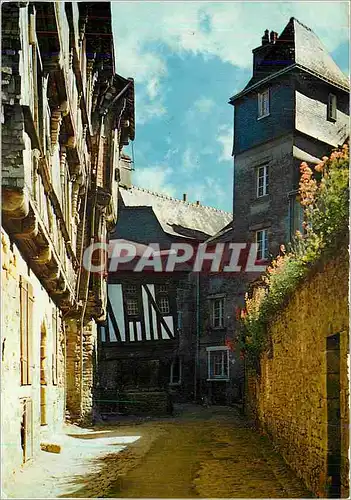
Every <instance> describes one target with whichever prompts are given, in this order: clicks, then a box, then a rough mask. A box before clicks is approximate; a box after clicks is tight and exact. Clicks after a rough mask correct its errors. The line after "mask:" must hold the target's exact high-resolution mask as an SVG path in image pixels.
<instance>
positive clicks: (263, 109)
mask: <svg viewBox="0 0 351 500" xmlns="http://www.w3.org/2000/svg"><path fill="white" fill-rule="evenodd" d="M268 115H269V90H268V89H267V90H265V91H264V92H259V93H258V119H260V118H264V117H265V116H268Z"/></svg>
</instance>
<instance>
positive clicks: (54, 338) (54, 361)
mask: <svg viewBox="0 0 351 500" xmlns="http://www.w3.org/2000/svg"><path fill="white" fill-rule="evenodd" d="M57 342H58V339H57V310H56V308H55V309H54V310H53V313H52V383H53V385H57Z"/></svg>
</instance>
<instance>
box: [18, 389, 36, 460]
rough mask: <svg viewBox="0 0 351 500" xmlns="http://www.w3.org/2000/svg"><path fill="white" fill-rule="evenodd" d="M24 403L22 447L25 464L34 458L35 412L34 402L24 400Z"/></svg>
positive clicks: (28, 399)
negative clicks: (33, 408)
mask: <svg viewBox="0 0 351 500" xmlns="http://www.w3.org/2000/svg"><path fill="white" fill-rule="evenodd" d="M21 403H22V420H21V447H22V453H23V463H25V462H27V461H28V460H29V459H31V458H32V456H33V410H32V400H31V399H30V398H24V399H22V401H21Z"/></svg>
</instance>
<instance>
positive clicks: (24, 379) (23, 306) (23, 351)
mask: <svg viewBox="0 0 351 500" xmlns="http://www.w3.org/2000/svg"><path fill="white" fill-rule="evenodd" d="M27 297H28V295H27V283H26V282H25V281H24V279H23V278H22V276H21V277H20V321H21V323H20V337H21V348H20V363H21V385H27V384H28V337H27V331H28V328H27V302H28V299H27Z"/></svg>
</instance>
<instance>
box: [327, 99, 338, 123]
mask: <svg viewBox="0 0 351 500" xmlns="http://www.w3.org/2000/svg"><path fill="white" fill-rule="evenodd" d="M327 120H328V121H330V122H335V121H336V95H334V94H329V95H328V111H327Z"/></svg>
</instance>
